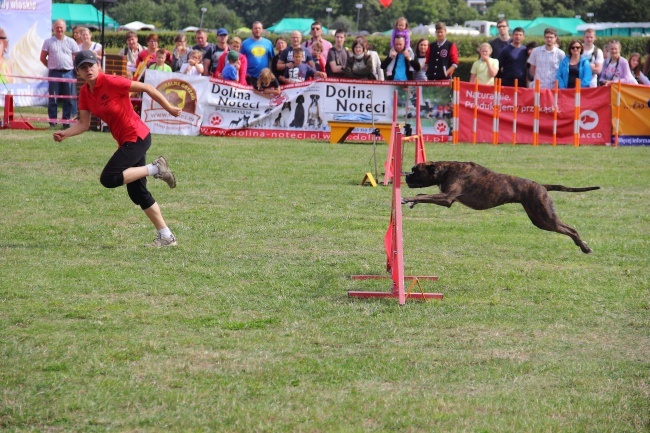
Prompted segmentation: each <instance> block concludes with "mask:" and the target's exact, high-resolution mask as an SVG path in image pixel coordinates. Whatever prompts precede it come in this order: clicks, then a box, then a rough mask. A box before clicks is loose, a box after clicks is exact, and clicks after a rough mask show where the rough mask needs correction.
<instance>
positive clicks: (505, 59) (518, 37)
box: [498, 27, 528, 87]
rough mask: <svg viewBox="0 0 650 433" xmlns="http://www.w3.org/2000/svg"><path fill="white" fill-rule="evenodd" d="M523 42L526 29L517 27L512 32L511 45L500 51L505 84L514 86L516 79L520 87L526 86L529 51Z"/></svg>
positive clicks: (500, 66)
mask: <svg viewBox="0 0 650 433" xmlns="http://www.w3.org/2000/svg"><path fill="white" fill-rule="evenodd" d="M523 42H524V29H522V28H521V27H517V28H516V29H514V31H513V32H512V41H511V42H510V45H508V46H507V47H505V48H504V49H502V50H501V52H500V53H499V58H498V59H499V70H500V71H501V80H502V81H501V83H502V84H503V85H504V86H508V87H514V85H515V80H519V83H518V85H519V87H526V72H527V62H528V51H527V50H526V47H525V46H524V45H523Z"/></svg>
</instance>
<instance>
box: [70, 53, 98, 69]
mask: <svg viewBox="0 0 650 433" xmlns="http://www.w3.org/2000/svg"><path fill="white" fill-rule="evenodd" d="M84 63H92V64H93V65H94V64H96V63H98V62H97V55H96V54H95V52H94V51H91V50H82V51H79V52H78V53H77V54H75V56H74V68H75V69H78V68H79V66H81V65H83V64H84Z"/></svg>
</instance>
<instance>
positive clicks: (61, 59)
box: [43, 36, 79, 71]
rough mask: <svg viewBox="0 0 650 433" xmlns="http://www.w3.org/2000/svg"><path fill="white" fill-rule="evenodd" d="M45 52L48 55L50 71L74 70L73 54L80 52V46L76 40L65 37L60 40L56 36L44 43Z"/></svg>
mask: <svg viewBox="0 0 650 433" xmlns="http://www.w3.org/2000/svg"><path fill="white" fill-rule="evenodd" d="M43 51H45V52H46V53H47V68H48V69H65V70H68V71H69V70H71V69H74V65H73V62H72V54H73V53H76V52H78V51H79V45H77V43H76V42H75V41H74V39H72V38H70V37H68V36H64V37H63V39H62V40H58V39H57V38H56V36H52V37H51V38H49V39H46V40H45V42H44V43H43Z"/></svg>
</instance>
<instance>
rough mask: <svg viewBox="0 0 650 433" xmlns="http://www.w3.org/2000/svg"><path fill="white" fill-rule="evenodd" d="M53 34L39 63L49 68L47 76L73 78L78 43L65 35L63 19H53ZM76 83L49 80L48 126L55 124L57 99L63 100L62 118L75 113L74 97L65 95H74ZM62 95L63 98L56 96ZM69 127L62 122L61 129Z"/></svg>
mask: <svg viewBox="0 0 650 433" xmlns="http://www.w3.org/2000/svg"><path fill="white" fill-rule="evenodd" d="M53 27H54V36H52V37H51V38H49V39H46V40H45V42H44V43H43V49H42V51H41V59H40V60H41V63H42V64H43V65H45V67H46V68H47V69H48V70H49V72H48V74H47V76H48V77H49V78H68V79H75V78H76V76H75V73H74V68H73V63H72V62H73V59H74V55H75V53H77V52H78V51H79V45H77V43H76V42H75V41H74V39H72V38H70V37H68V36H66V35H65V21H64V20H61V19H58V20H56V21H54V24H53ZM76 88H77V86H76V83H73V82H70V83H65V82H58V81H50V82H49V93H50V100H49V103H48V106H47V116H48V117H49V120H50V127H51V128H54V127H55V126H56V119H57V117H58V115H57V111H58V107H57V105H58V102H59V101H58V100H59V99H61V100H62V102H63V114H62V115H61V119H62V120H70V119H71V118H72V116H74V115H76V113H77V103H76V101H75V100H74V99H71V98H65V96H75V94H76ZM57 96H63V98H57ZM69 127H70V124H69V123H64V124H63V129H67V128H69Z"/></svg>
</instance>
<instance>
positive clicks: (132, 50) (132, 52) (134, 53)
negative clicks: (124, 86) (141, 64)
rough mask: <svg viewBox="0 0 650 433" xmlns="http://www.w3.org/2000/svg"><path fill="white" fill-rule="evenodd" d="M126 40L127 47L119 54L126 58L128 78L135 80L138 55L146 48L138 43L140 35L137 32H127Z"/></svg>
mask: <svg viewBox="0 0 650 433" xmlns="http://www.w3.org/2000/svg"><path fill="white" fill-rule="evenodd" d="M125 40H126V45H125V46H124V48H122V49H121V50H120V52H119V53H117V54H118V55H120V56H126V76H127V77H128V78H133V73H134V72H135V65H136V63H137V60H138V54H140V52H141V51H144V47H143V46H142V45H140V44H139V43H138V34H137V33H136V32H133V31H129V32H127V33H126V36H125Z"/></svg>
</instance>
